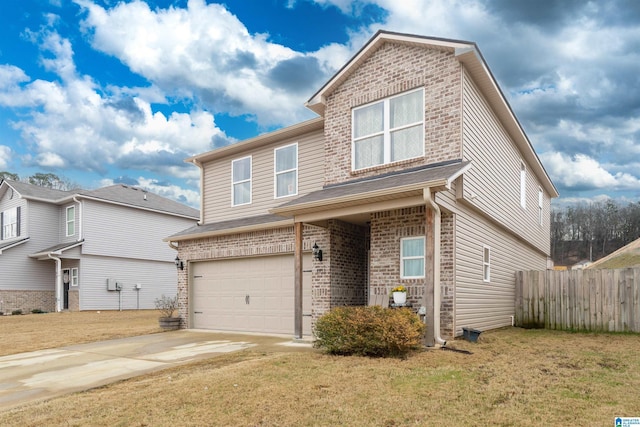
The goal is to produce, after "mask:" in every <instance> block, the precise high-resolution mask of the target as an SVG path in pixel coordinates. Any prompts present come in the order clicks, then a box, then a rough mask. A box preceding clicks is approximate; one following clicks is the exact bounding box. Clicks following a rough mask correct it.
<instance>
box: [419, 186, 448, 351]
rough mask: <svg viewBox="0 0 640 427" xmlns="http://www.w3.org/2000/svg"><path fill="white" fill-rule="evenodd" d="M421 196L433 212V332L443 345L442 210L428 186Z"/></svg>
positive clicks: (444, 342)
mask: <svg viewBox="0 0 640 427" xmlns="http://www.w3.org/2000/svg"><path fill="white" fill-rule="evenodd" d="M423 197H424V201H425V202H426V204H427V206H428V208H429V209H431V210H432V211H433V213H434V214H435V215H434V224H433V236H434V238H433V242H434V243H433V264H434V266H433V329H434V331H433V332H434V337H435V341H436V344H437V345H440V346H443V347H444V346H445V345H446V344H447V342H446V341H445V340H443V339H442V337H440V299H441V295H440V294H441V290H440V228H441V225H440V224H441V221H442V220H441V216H442V212H440V207H439V206H438V205H437V204H436V202H435V201H434V200H433V198H432V197H431V188H430V187H427V188H425V189H424V191H423Z"/></svg>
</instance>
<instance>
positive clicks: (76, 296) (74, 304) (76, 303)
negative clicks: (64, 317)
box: [69, 289, 80, 311]
mask: <svg viewBox="0 0 640 427" xmlns="http://www.w3.org/2000/svg"><path fill="white" fill-rule="evenodd" d="M69 311H80V292H78V290H77V289H73V290H69Z"/></svg>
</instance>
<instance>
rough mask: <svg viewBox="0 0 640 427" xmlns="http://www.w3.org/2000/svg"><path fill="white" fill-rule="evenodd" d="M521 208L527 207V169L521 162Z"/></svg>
mask: <svg viewBox="0 0 640 427" xmlns="http://www.w3.org/2000/svg"><path fill="white" fill-rule="evenodd" d="M520 206H522V209H526V207H527V167H526V166H525V165H524V162H520Z"/></svg>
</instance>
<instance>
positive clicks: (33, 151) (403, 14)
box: [0, 0, 640, 207]
mask: <svg viewBox="0 0 640 427" xmlns="http://www.w3.org/2000/svg"><path fill="white" fill-rule="evenodd" d="M378 29H386V30H389V31H398V32H406V33H412V34H419V35H424V36H435V37H443V38H451V39H459V40H467V41H473V42H476V43H477V44H478V46H479V48H480V50H481V51H482V53H483V55H484V57H485V59H486V61H487V63H488V65H489V67H490V68H491V70H492V72H493V74H494V76H495V77H496V79H497V80H498V83H499V84H500V86H501V88H502V90H503V92H504V93H505V95H506V96H507V98H508V101H509V103H510V104H511V106H512V108H513V110H514V112H515V114H516V116H517V117H518V119H519V120H520V122H521V124H522V125H523V127H524V129H525V131H526V132H527V134H528V136H529V139H530V140H531V142H532V143H533V145H534V147H535V149H536V151H537V152H538V154H539V156H540V158H541V160H542V162H543V164H544V166H545V168H546V169H547V171H548V172H549V174H550V175H551V177H552V179H553V180H554V183H555V184H556V186H557V187H558V189H559V191H560V193H561V199H560V201H575V200H601V199H602V198H605V197H611V198H614V199H616V200H619V201H622V202H637V201H638V200H639V199H640V137H639V136H640V2H637V1H635V0H627V1H600V2H597V1H593V2H587V1H583V0H558V1H546V0H540V1H528V0H522V1H517V0H434V1H427V0H425V1H419V0H413V1H409V0H407V1H397V0H226V1H224V2H220V3H216V2H211V1H205V0H189V1H187V0H173V1H171V0H158V1H151V0H147V1H142V0H137V1H112V0H20V1H17V0H16V1H14V0H10V1H2V2H0V171H10V172H13V173H17V174H19V175H20V176H21V177H27V176H29V175H31V174H33V173H35V172H52V173H56V174H58V175H59V176H61V177H66V178H68V179H70V180H72V181H74V182H77V183H78V184H80V185H81V186H82V187H84V188H96V187H100V186H104V185H110V184H112V183H114V182H124V183H128V184H132V185H138V186H141V187H144V188H146V189H148V190H150V191H153V192H155V193H158V194H161V195H164V196H166V197H170V198H173V199H176V200H180V201H183V202H185V203H188V204H190V205H193V206H195V207H198V203H199V190H198V183H199V179H198V169H197V168H196V167H194V166H192V165H189V164H185V163H184V161H183V160H184V159H185V158H186V157H189V156H191V155H194V154H197V153H202V152H205V151H208V150H211V149H213V148H215V147H219V146H223V145H226V144H230V143H233V142H236V141H238V140H242V139H245V138H249V137H253V136H256V135H258V134H260V133H263V132H267V131H270V130H274V129H278V128H280V127H283V126H287V125H290V124H293V123H297V122H299V121H302V120H305V119H309V118H312V117H314V113H312V112H311V111H309V110H307V109H305V107H304V102H305V101H306V100H308V99H309V97H310V96H311V95H313V93H315V91H316V90H317V89H318V88H319V87H320V86H321V85H322V84H323V83H324V82H325V81H326V80H327V79H329V78H330V77H331V76H332V75H333V73H335V72H336V71H337V70H338V69H339V68H340V67H341V66H342V65H344V63H345V62H346V61H348V59H349V58H350V57H351V56H352V55H353V54H354V53H355V52H357V51H358V50H359V49H360V48H361V47H362V46H363V44H364V43H365V42H366V41H367V40H368V39H369V38H370V37H371V36H372V35H373V34H374V33H375V32H376V31H377V30H378Z"/></svg>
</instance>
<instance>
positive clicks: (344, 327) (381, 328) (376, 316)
mask: <svg viewBox="0 0 640 427" xmlns="http://www.w3.org/2000/svg"><path fill="white" fill-rule="evenodd" d="M424 329H425V326H424V324H423V323H422V322H421V321H420V318H419V317H418V316H417V315H416V314H415V313H413V312H412V311H411V310H409V309H408V308H401V309H398V310H392V309H388V308H382V307H379V306H367V307H363V306H357V307H336V308H334V309H332V310H331V311H330V312H328V313H327V314H325V315H323V316H322V317H320V318H319V319H318V321H317V322H316V325H315V335H316V341H315V343H314V346H315V347H317V348H321V349H323V350H325V351H326V352H327V353H330V354H338V355H358V356H371V357H389V356H391V357H405V356H406V355H407V354H408V353H409V352H411V351H412V350H417V349H419V348H420V347H421V346H422V336H423V334H424Z"/></svg>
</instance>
